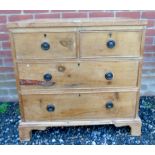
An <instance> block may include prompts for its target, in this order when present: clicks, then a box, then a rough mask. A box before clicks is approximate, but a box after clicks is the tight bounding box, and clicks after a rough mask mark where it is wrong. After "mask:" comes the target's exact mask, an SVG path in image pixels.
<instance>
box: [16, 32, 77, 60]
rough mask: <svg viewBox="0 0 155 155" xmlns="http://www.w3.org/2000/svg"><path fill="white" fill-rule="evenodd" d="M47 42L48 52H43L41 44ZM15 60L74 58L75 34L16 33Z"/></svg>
mask: <svg viewBox="0 0 155 155" xmlns="http://www.w3.org/2000/svg"><path fill="white" fill-rule="evenodd" d="M43 42H48V43H49V44H50V49H49V50H43V49H42V48H41V44H42V43H43ZM14 43H15V49H16V58H17V59H54V58H65V57H67V58H75V57H76V34H75V33H74V32H61V33H60V32H59V33H54V32H53V33H48V32H45V33H18V34H14Z"/></svg>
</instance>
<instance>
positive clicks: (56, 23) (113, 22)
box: [7, 18, 147, 29]
mask: <svg viewBox="0 0 155 155" xmlns="http://www.w3.org/2000/svg"><path fill="white" fill-rule="evenodd" d="M146 24H147V22H146V20H136V19H122V18H117V19H114V18H92V19H91V18H89V19H88V18H86V19H83V18H79V19H78V18H76V19H75V18H74V19H40V20H25V21H17V22H12V23H8V25H7V27H8V28H9V29H12V28H21V27H23V28H27V27H28V28H41V27H46V28H47V27H70V26H75V27H82V26H83V27H85V26H90V27H91V26H122V25H123V26H143V25H144V26H145V25H146Z"/></svg>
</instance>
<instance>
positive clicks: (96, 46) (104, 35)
mask: <svg viewBox="0 0 155 155" xmlns="http://www.w3.org/2000/svg"><path fill="white" fill-rule="evenodd" d="M110 34H111V35H110ZM141 39H142V32H141V31H137V32H136V31H135V32H134V31H129V32H125V31H96V32H95V31H94V32H93V31H90V32H87V31H83V32H81V33H80V55H81V57H94V56H96V57H101V56H137V57H138V56H140V52H139V51H140V47H141ZM109 40H114V41H115V42H116V45H115V47H114V48H112V49H110V48H108V47H107V42H108V41H109Z"/></svg>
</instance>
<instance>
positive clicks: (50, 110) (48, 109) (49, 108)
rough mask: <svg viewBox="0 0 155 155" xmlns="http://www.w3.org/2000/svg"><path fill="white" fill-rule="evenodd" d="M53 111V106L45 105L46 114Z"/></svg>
mask: <svg viewBox="0 0 155 155" xmlns="http://www.w3.org/2000/svg"><path fill="white" fill-rule="evenodd" d="M54 110H55V106H54V105H53V104H49V105H47V111H48V112H53V111H54Z"/></svg>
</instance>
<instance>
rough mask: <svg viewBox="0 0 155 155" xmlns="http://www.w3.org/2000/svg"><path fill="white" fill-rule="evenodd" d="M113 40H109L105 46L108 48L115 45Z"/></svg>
mask: <svg viewBox="0 0 155 155" xmlns="http://www.w3.org/2000/svg"><path fill="white" fill-rule="evenodd" d="M115 44H116V43H115V41H114V40H109V41H108V42H107V47H108V48H114V47H115Z"/></svg>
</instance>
